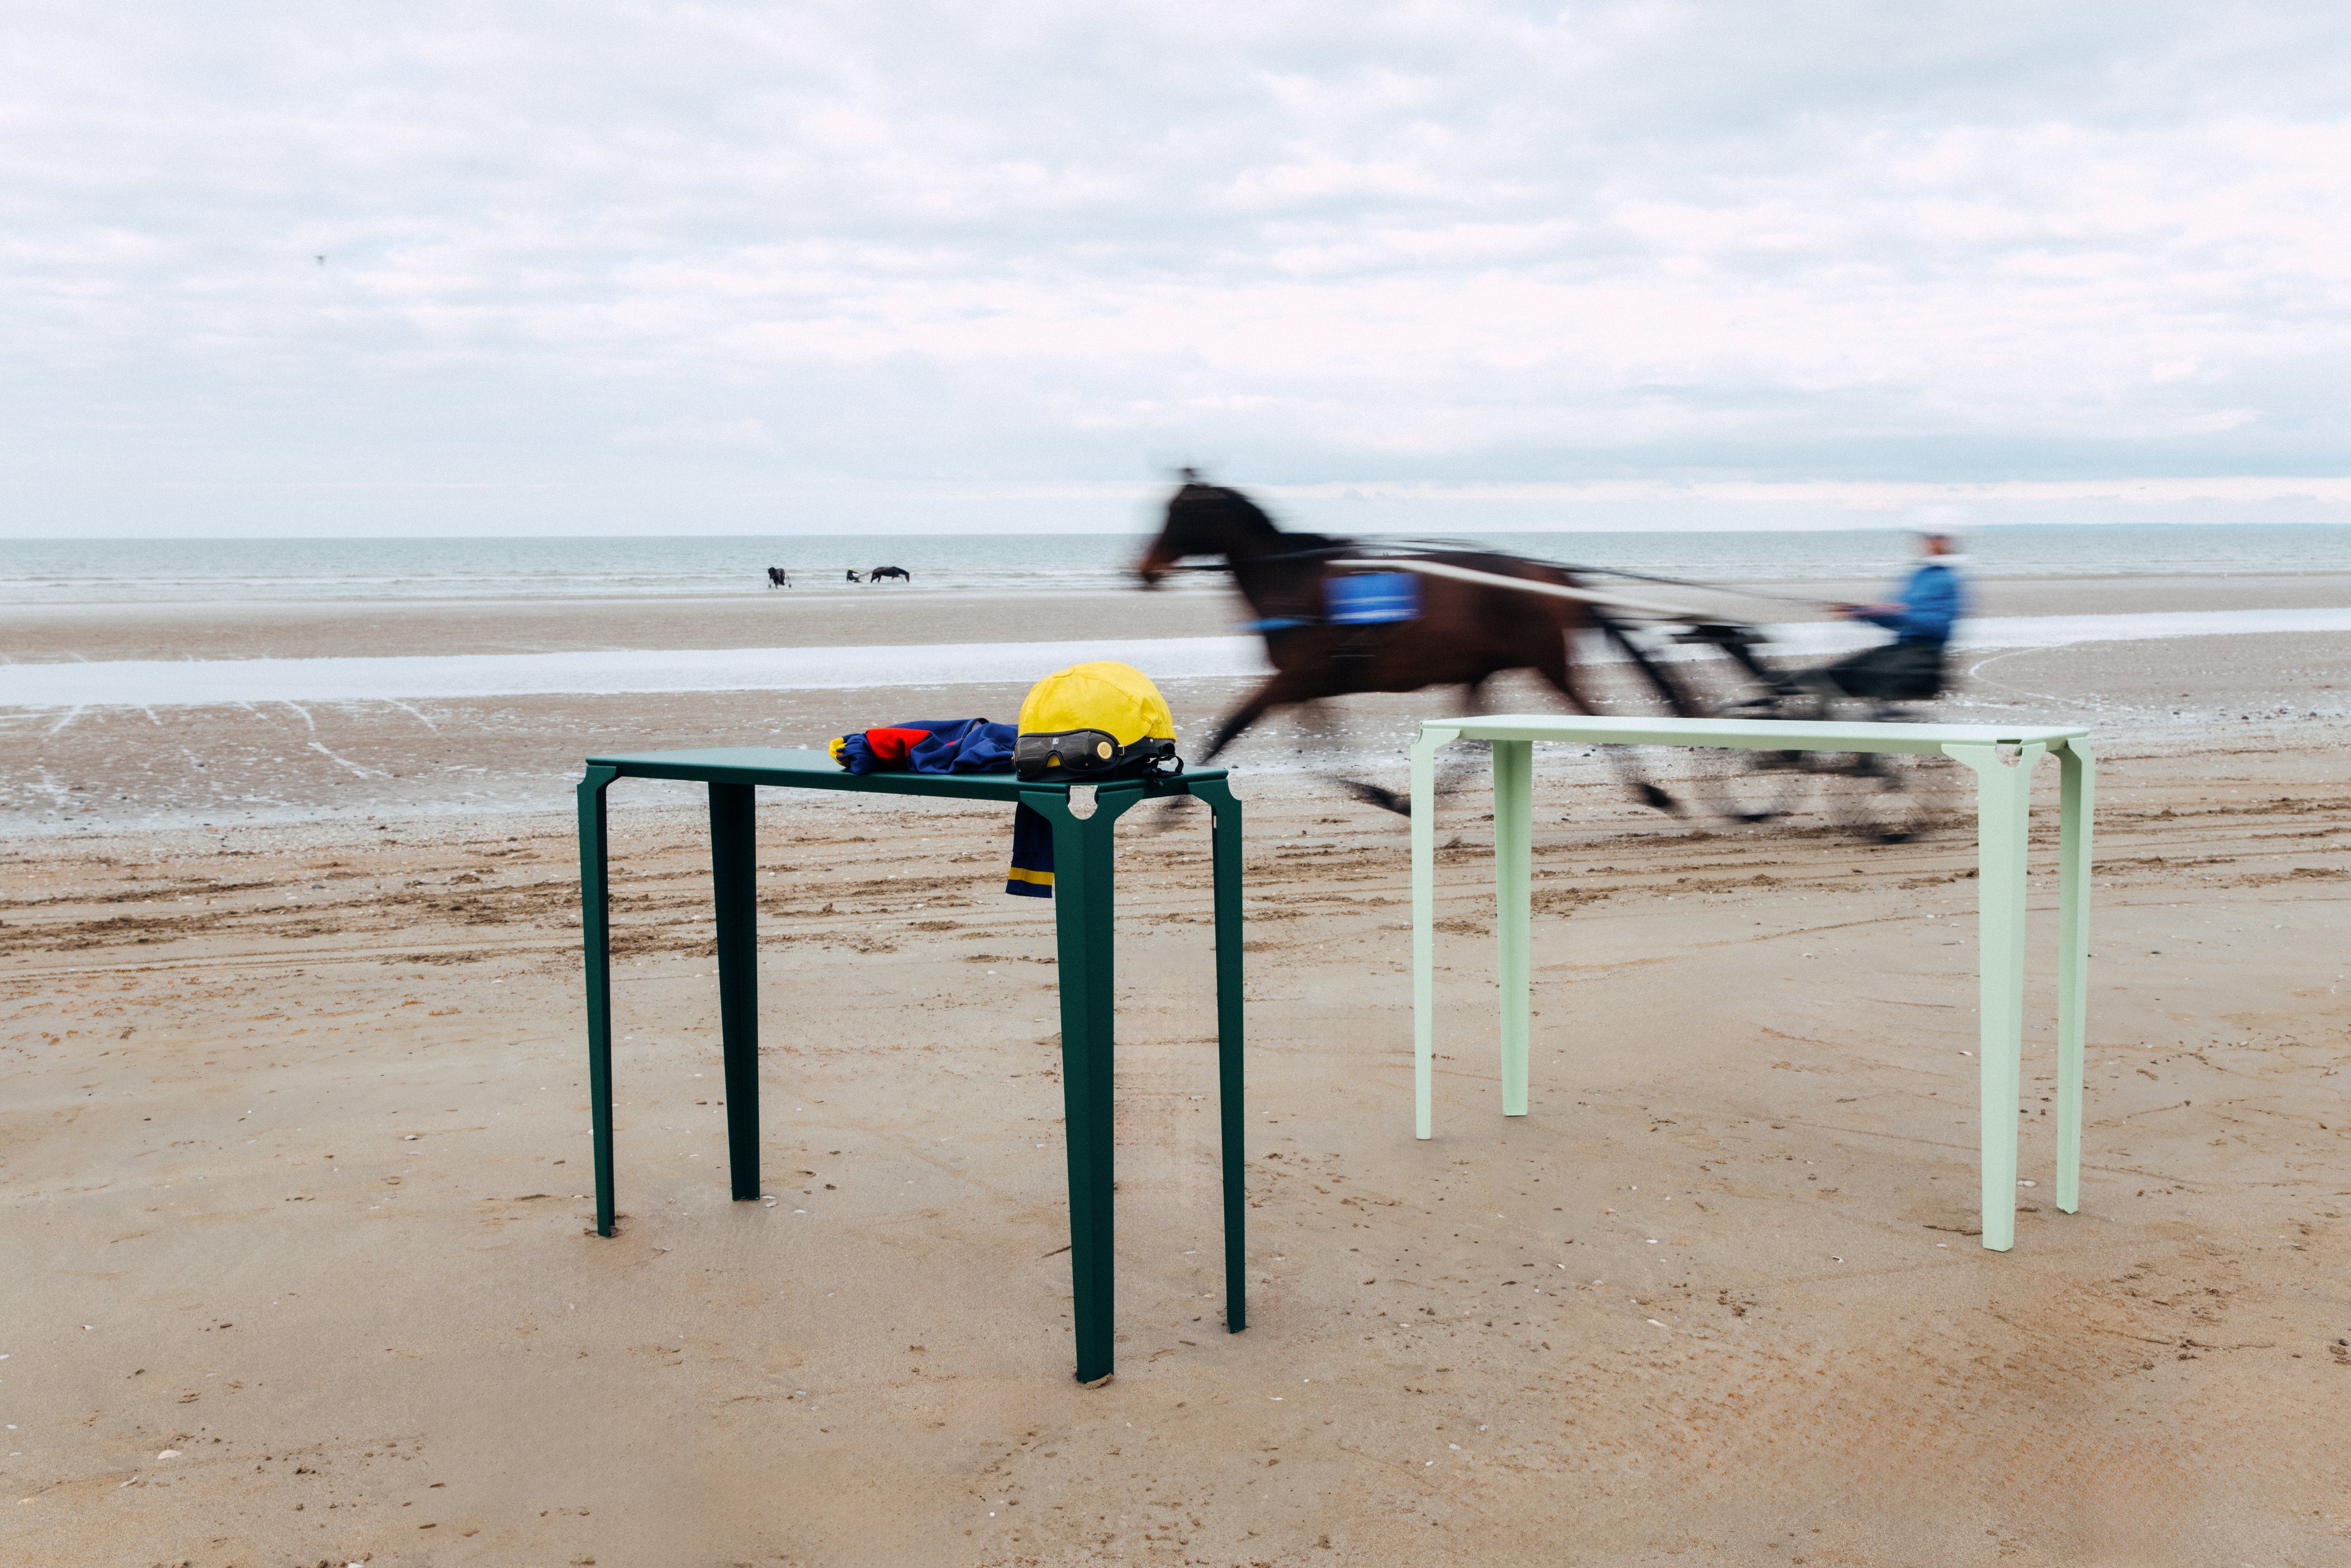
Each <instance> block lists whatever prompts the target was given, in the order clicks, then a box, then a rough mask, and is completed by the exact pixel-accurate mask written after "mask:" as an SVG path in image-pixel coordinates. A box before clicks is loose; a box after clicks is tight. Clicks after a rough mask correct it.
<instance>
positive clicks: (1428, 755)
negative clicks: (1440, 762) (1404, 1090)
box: [1412, 725, 1461, 1138]
mask: <svg viewBox="0 0 2351 1568" xmlns="http://www.w3.org/2000/svg"><path fill="white" fill-rule="evenodd" d="M1460 733H1461V732H1460V731H1458V730H1454V729H1432V728H1430V727H1427V726H1426V725H1423V726H1422V727H1421V730H1420V738H1419V739H1417V740H1416V741H1414V742H1413V743H1412V1135H1413V1136H1414V1137H1416V1138H1426V1137H1427V1136H1428V1135H1429V1101H1430V1099H1431V1097H1432V1093H1433V1091H1434V1089H1435V1082H1434V1078H1435V1072H1436V1064H1437V747H1440V746H1443V745H1445V744H1446V743H1447V741H1450V740H1456V739H1458V738H1459V737H1460Z"/></svg>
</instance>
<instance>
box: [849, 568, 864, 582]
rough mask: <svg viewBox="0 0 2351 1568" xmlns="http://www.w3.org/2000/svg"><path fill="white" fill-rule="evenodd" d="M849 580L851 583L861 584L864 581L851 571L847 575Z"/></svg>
mask: <svg viewBox="0 0 2351 1568" xmlns="http://www.w3.org/2000/svg"><path fill="white" fill-rule="evenodd" d="M849 580H850V581H852V582H862V581H864V579H863V578H862V577H860V576H858V575H857V574H856V573H855V572H853V571H852V572H851V573H850V574H849Z"/></svg>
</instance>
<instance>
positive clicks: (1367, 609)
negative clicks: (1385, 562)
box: [1322, 571, 1420, 626]
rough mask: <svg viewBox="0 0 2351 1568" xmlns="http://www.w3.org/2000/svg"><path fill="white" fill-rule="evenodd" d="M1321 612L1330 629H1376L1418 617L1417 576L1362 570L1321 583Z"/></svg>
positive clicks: (1403, 572) (1418, 584) (1418, 590)
mask: <svg viewBox="0 0 2351 1568" xmlns="http://www.w3.org/2000/svg"><path fill="white" fill-rule="evenodd" d="M1322 609H1323V613H1324V615H1325V616H1326V617H1327V618H1328V619H1329V620H1330V622H1331V623H1332V625H1334V626H1378V625H1382V624H1384V623H1386V622H1391V621H1410V620H1413V619H1415V618H1416V617H1417V616H1418V615H1419V614H1420V577H1419V574H1418V573H1416V572H1409V571H1362V572H1355V573H1352V574H1350V575H1348V576H1344V577H1326V578H1324V579H1323V580H1322Z"/></svg>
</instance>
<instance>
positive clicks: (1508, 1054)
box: [1490, 740, 1535, 1116]
mask: <svg viewBox="0 0 2351 1568" xmlns="http://www.w3.org/2000/svg"><path fill="white" fill-rule="evenodd" d="M1490 744H1491V745H1492V747H1493V748H1494V936H1495V938H1496V940H1497V941H1498V942H1499V945H1500V947H1501V952H1500V955H1499V975H1500V977H1501V982H1502V1114H1503V1115H1505V1116H1523V1115H1525V1114H1526V1113H1527V1036H1528V1032H1529V1024H1530V1022H1531V1014H1532V1011H1533V1007H1534V998H1533V995H1532V990H1531V984H1530V975H1531V970H1532V969H1533V967H1534V946H1533V933H1532V931H1531V926H1532V925H1533V924H1534V914H1533V908H1532V901H1533V895H1534V883H1533V875H1534V862H1533V858H1532V855H1533V848H1532V840H1533V837H1534V793H1535V747H1534V743H1533V742H1532V741H1530V740H1497V741H1493V742H1491V743H1490Z"/></svg>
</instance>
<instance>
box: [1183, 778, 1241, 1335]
mask: <svg viewBox="0 0 2351 1568" xmlns="http://www.w3.org/2000/svg"><path fill="white" fill-rule="evenodd" d="M1190 793H1191V794H1192V795H1193V796H1194V797H1195V798H1196V799H1197V800H1205V801H1207V805H1208V810H1209V811H1210V812H1211V813H1212V814H1213V821H1212V828H1211V831H1212V832H1213V834H1214V838H1213V839H1212V841H1211V850H1210V854H1211V859H1212V862H1213V864H1214V866H1215V876H1216V906H1217V1110H1218V1111H1219V1113H1221V1122H1222V1133H1223V1137H1222V1148H1221V1150H1220V1151H1219V1152H1220V1153H1221V1155H1222V1156H1223V1162H1224V1178H1225V1332H1226V1333H1240V1332H1241V1330H1243V1329H1245V1328H1247V1327H1249V1245H1248V1221H1249V1204H1248V1199H1247V1188H1246V1186H1245V1182H1246V1178H1247V1166H1246V1165H1245V1164H1244V1161H1245V1158H1246V1155H1247V1145H1246V1143H1245V1142H1244V1138H1245V1132H1246V1127H1247V1122H1246V1113H1247V1107H1246V1106H1245V1105H1244V1103H1243V1102H1242V1099H1241V1084H1242V1064H1241V1059H1242V1051H1243V1043H1244V1042H1243V1036H1242V1034H1241V951H1242V949H1241V944H1242V941H1243V939H1244V933H1243V930H1242V926H1241V803H1240V802H1239V801H1238V800H1235V799H1234V798H1233V793H1232V791H1231V790H1230V789H1227V788H1226V787H1225V783H1224V780H1222V779H1210V780H1208V781H1207V782H1205V783H1203V784H1200V785H1199V786H1197V787H1196V788H1194V789H1192V790H1191V791H1190Z"/></svg>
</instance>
